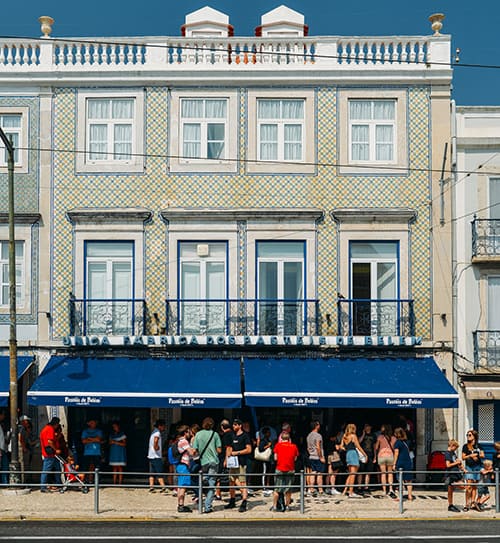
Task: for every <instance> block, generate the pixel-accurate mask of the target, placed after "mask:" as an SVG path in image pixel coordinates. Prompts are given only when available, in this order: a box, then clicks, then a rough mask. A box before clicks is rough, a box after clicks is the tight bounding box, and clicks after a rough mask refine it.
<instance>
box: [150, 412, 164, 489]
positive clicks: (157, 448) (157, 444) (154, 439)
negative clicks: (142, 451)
mask: <svg viewBox="0 0 500 543" xmlns="http://www.w3.org/2000/svg"><path fill="white" fill-rule="evenodd" d="M164 431H165V421H164V420H163V419H158V420H157V421H156V423H155V427H154V428H153V431H152V432H151V435H150V436H149V446H148V460H149V473H151V475H150V476H149V491H150V492H155V479H157V480H158V484H159V485H160V486H161V487H162V488H161V490H160V492H162V493H163V492H166V490H167V489H166V488H165V479H164V478H163V450H162V437H161V433H162V432H164ZM160 474H161V475H160Z"/></svg>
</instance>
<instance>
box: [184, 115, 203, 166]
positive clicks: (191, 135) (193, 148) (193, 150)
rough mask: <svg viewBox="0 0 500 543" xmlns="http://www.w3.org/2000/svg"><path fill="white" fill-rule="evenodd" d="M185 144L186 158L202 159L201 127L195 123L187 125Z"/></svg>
mask: <svg viewBox="0 0 500 543" xmlns="http://www.w3.org/2000/svg"><path fill="white" fill-rule="evenodd" d="M183 129H184V143H183V151H182V154H183V156H184V158H200V156H201V126H200V125H199V124H194V123H185V124H184V126H183Z"/></svg>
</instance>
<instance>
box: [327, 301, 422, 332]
mask: <svg viewBox="0 0 500 543" xmlns="http://www.w3.org/2000/svg"><path fill="white" fill-rule="evenodd" d="M337 309H338V311H337V315H338V335H339V336H414V335H415V314H414V311H413V300H370V299H354V300H347V299H339V300H338V301H337Z"/></svg>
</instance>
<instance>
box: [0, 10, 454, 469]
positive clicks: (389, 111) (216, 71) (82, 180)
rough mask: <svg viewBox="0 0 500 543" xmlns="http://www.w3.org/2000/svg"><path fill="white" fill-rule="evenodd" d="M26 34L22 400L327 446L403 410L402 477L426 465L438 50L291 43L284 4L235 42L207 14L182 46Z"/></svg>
mask: <svg viewBox="0 0 500 543" xmlns="http://www.w3.org/2000/svg"><path fill="white" fill-rule="evenodd" d="M435 29H436V28H435ZM44 32H45V33H46V36H45V38H43V39H41V40H34V41H33V43H29V44H28V43H24V42H23V43H22V44H21V43H20V42H17V41H15V40H11V41H10V42H9V43H6V44H5V45H4V48H3V49H2V50H3V51H4V55H5V59H4V62H3V63H2V64H1V65H0V88H2V89H4V90H5V92H2V93H0V94H1V95H2V100H6V101H7V100H8V98H6V97H4V95H7V94H9V93H11V92H12V93H13V96H15V95H16V93H17V94H19V92H20V91H19V92H18V91H17V89H27V88H36V93H34V94H35V95H36V96H37V97H38V98H35V97H30V98H26V100H32V102H33V106H32V109H30V110H29V111H30V112H31V111H33V113H30V114H31V115H32V116H33V117H34V120H33V121H32V123H31V124H30V126H32V127H34V128H32V130H38V127H40V129H39V137H40V142H43V145H42V144H40V146H39V147H38V146H37V145H36V144H35V143H34V142H33V144H31V145H30V146H29V148H28V149H27V150H26V153H27V159H26V160H31V161H36V160H38V163H37V166H36V170H37V172H36V176H34V177H33V180H32V185H33V191H35V190H37V189H38V193H37V194H35V193H34V194H33V195H32V196H31V197H29V198H27V199H26V205H27V206H28V207H29V206H30V205H33V206H34V205H35V202H38V203H37V204H36V206H37V209H33V210H32V211H36V210H38V211H39V213H40V215H41V217H42V219H41V222H40V227H39V228H38V230H36V231H37V232H38V231H40V235H41V232H43V239H41V238H40V240H39V241H38V238H37V243H38V245H37V251H35V252H36V253H37V254H38V255H40V261H39V263H38V262H37V263H36V264H35V263H33V262H32V263H31V264H30V265H31V266H34V268H33V269H34V270H35V269H36V272H35V271H34V273H33V276H32V277H33V279H32V282H31V285H30V286H29V288H28V286H27V285H26V288H25V291H24V292H25V294H24V296H25V299H26V300H28V299H29V298H30V296H31V298H32V299H33V302H32V303H33V305H32V306H30V307H33V308H34V309H33V311H34V312H35V313H34V315H35V316H34V317H33V321H34V325H33V334H34V338H33V340H31V339H30V340H28V338H26V340H24V338H23V340H22V341H21V344H20V347H21V348H23V349H26V350H30V352H33V354H34V355H35V358H36V363H37V369H38V372H39V373H40V374H41V375H40V378H39V379H38V380H37V382H35V384H34V386H33V388H32V389H31V390H30V391H29V393H28V397H27V401H28V402H30V404H33V405H38V406H41V407H42V408H44V407H45V406H51V407H50V408H49V412H47V413H46V414H47V415H49V414H50V413H58V414H59V415H60V416H66V415H67V416H68V422H69V425H70V431H71V428H72V427H73V428H77V427H81V426H82V425H83V423H84V421H85V418H88V416H90V415H89V414H90V413H96V415H95V416H98V417H99V418H100V419H101V421H102V422H103V423H108V422H109V421H110V420H111V419H112V418H116V417H119V418H121V419H122V420H126V424H129V425H136V426H137V428H135V430H133V431H136V433H137V435H138V436H142V435H143V434H144V433H145V432H147V429H149V425H150V419H151V418H154V417H155V416H157V415H158V413H161V414H162V415H163V416H166V417H167V418H168V419H169V420H170V421H172V422H175V421H177V420H180V419H183V420H185V421H192V420H194V419H196V420H197V419H198V418H200V411H199V410H196V411H195V410H192V409H189V408H190V407H198V408H200V409H205V410H207V409H210V410H212V411H211V412H212V414H214V413H215V415H216V416H222V415H223V414H224V415H231V414H233V413H235V412H238V413H243V416H245V417H248V418H249V419H250V420H251V421H252V422H253V423H254V424H255V425H256V426H257V425H258V424H260V422H261V421H268V422H271V423H272V424H278V423H280V422H281V421H282V420H284V419H285V418H286V419H288V420H292V421H293V423H294V424H295V425H296V427H298V428H302V427H305V426H306V425H307V424H308V422H309V421H310V420H311V418H312V417H317V418H320V419H321V420H322V422H323V424H324V426H326V427H327V428H328V431H330V432H333V431H334V430H335V429H336V428H337V427H338V426H340V424H341V423H342V422H346V419H347V418H349V419H351V418H353V419H354V420H355V422H357V423H358V424H362V423H363V422H365V421H366V420H368V419H371V421H372V422H373V423H374V424H375V425H377V424H380V423H382V422H388V421H390V422H391V423H396V422H397V420H398V415H399V414H402V413H404V414H405V415H407V416H409V417H410V418H412V419H413V420H414V421H415V422H416V428H417V434H418V435H417V443H418V451H417V452H418V458H419V462H420V465H422V463H425V454H426V453H427V452H428V451H429V450H430V449H434V448H441V447H443V445H444V443H445V442H446V441H447V439H448V438H449V437H451V436H452V435H453V433H454V431H455V429H454V422H456V417H455V415H454V412H455V411H454V409H453V407H454V406H455V404H456V393H455V392H454V391H453V389H452V388H451V387H450V385H449V383H448V382H446V379H445V378H444V377H443V373H444V374H445V376H446V377H447V378H448V380H450V381H452V380H453V355H452V292H451V227H450V218H451V205H450V203H451V197H450V193H449V192H445V194H444V195H443V201H442V202H441V200H440V199H439V194H440V184H439V170H440V167H441V163H442V157H443V153H444V149H445V144H446V142H448V141H449V139H450V110H449V103H450V82H451V69H450V66H449V65H448V64H447V63H448V62H449V60H450V38H449V36H443V35H441V34H439V28H438V29H437V30H436V33H435V34H434V35H432V36H411V37H405V36H390V37H362V38H359V37H356V38H348V37H337V36H328V37H321V38H319V37H313V36H309V29H308V27H307V25H306V24H305V20H304V16H303V15H302V14H299V13H297V12H295V11H293V10H290V9H288V8H286V7H285V6H281V7H279V8H276V9H275V10H273V11H271V12H269V13H267V14H265V15H263V16H262V18H261V24H260V25H259V26H258V27H257V29H256V36H254V37H237V36H235V35H234V34H235V31H234V29H233V27H232V26H231V24H230V22H229V18H228V16H227V15H225V14H222V13H220V12H218V11H215V10H213V9H211V8H203V9H201V10H198V11H197V12H194V13H192V14H189V15H188V16H187V17H186V24H185V25H183V27H182V37H168V38H167V37H154V38H136V39H126V40H124V41H122V40H120V39H112V38H96V39H94V38H92V39H57V38H55V37H54V38H53V37H50V33H51V28H50V25H49V26H48V27H47V26H45V27H44ZM13 100H14V98H12V100H11V101H13ZM15 100H20V98H15ZM16 103H17V102H16ZM19 103H20V102H19ZM0 114H1V110H0ZM23 137H24V135H23ZM33 138H35V139H36V135H35V133H33ZM37 147H38V149H39V150H37V151H36V150H35V148H37ZM33 164H34V165H35V162H33ZM22 175H27V174H23V173H21V171H19V177H21V176H22ZM3 178H4V176H3V175H2V179H3ZM27 179H28V178H27ZM441 203H442V205H441ZM18 205H19V204H18ZM30 209H31V208H30ZM19 211H21V208H20V207H19ZM443 217H444V219H445V220H442V219H443ZM19 231H21V230H19ZM30 231H33V229H31V230H30ZM31 243H33V244H34V242H31ZM32 254H33V253H32ZM32 258H33V257H32ZM25 265H26V264H25ZM28 291H29V292H28ZM35 338H36V339H35ZM159 361H161V364H164V365H163V366H158V364H160V362H159ZM103 364H104V365H103ZM283 364H284V365H283ZM304 364H306V365H305V366H304ZM317 364H320V365H319V366H317ZM132 367H134V368H135V370H134V372H132V374H130V371H131V368H132ZM325 371H326V373H325ZM51 375H52V376H53V377H52V380H51ZM134 375H135V376H136V377H135V378H134ZM299 376H301V377H300V378H299ZM319 376H321V378H319ZM200 377H201V378H200ZM285 377H287V378H288V379H289V380H288V381H287V380H286V379H285ZM396 377H397V379H396ZM141 379H145V381H143V380H141ZM294 379H295V380H294ZM197 381H200V382H197ZM146 382H147V384H146ZM341 382H344V385H343V386H344V388H341V387H340V383H341ZM388 382H390V383H391V384H390V385H387V383H388ZM110 383H111V384H110ZM173 383H175V385H174V384H173ZM226 385H227V386H226ZM386 385H387V386H386ZM174 386H175V387H176V388H173V387H174ZM141 387H142V388H141ZM197 387H198V388H197ZM204 387H205V388H204ZM339 387H340V388H339ZM391 387H392V388H391ZM429 387H430V388H429ZM433 387H434V388H433ZM277 408H278V409H277ZM353 408H356V409H355V410H353ZM368 409H369V411H367V410H368ZM214 410H215V411H214ZM42 412H43V413H45V411H43V409H42ZM131 431H132V430H131ZM141 432H142V433H141Z"/></svg>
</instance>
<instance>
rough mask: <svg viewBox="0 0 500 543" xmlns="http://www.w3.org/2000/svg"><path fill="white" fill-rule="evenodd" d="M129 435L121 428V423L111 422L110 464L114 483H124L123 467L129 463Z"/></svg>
mask: <svg viewBox="0 0 500 543" xmlns="http://www.w3.org/2000/svg"><path fill="white" fill-rule="evenodd" d="M126 447H127V436H126V435H125V433H124V432H122V430H121V429H120V423H119V422H118V421H117V420H114V421H113V422H112V423H111V434H109V465H110V466H111V469H112V470H113V484H114V485H121V484H122V483H123V468H124V466H126V465H127V449H126Z"/></svg>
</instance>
